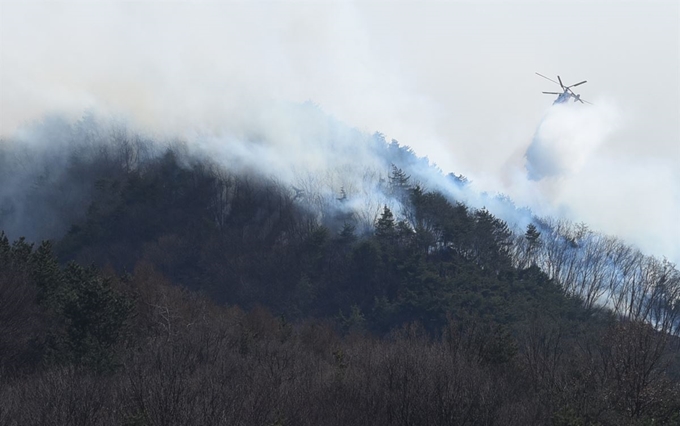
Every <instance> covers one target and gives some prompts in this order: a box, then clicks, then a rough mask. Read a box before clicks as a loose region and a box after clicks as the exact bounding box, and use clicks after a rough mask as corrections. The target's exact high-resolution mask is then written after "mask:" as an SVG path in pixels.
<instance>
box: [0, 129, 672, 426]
mask: <svg viewBox="0 0 680 426" xmlns="http://www.w3.org/2000/svg"><path fill="white" fill-rule="evenodd" d="M296 120H297V118H296V119H295V120H293V123H296V124H297V125H300V126H302V125H304V122H301V123H299V122H297V121H296ZM298 135H299V137H300V141H301V142H299V144H300V146H304V147H305V148H308V147H310V145H309V144H308V143H307V142H308V141H307V139H309V140H313V141H315V142H316V146H315V147H314V148H310V149H313V151H312V152H301V153H296V154H295V155H293V154H290V153H288V154H286V153H285V152H284V151H285V150H284V151H282V150H281V149H278V148H277V142H276V141H272V140H269V139H266V138H264V139H262V138H255V137H250V139H248V140H247V141H246V142H238V143H237V142H233V141H232V142H233V143H232V144H230V145H225V146H222V145H220V144H217V143H216V141H215V140H214V139H211V138H208V137H198V138H197V141H198V142H197V143H191V144H186V143H181V142H173V143H160V142H152V141H150V140H148V139H144V138H143V137H141V136H138V135H135V134H133V133H131V132H129V131H127V130H125V129H123V128H120V127H118V128H113V130H110V129H107V128H106V127H104V126H102V125H100V124H97V123H96V122H95V121H94V120H93V118H92V117H89V118H85V119H83V120H81V121H79V122H77V123H73V124H70V123H66V122H63V121H59V120H55V121H52V122H46V123H43V124H42V126H39V127H36V128H35V129H34V130H33V131H32V133H31V134H29V135H28V136H26V137H24V140H16V141H4V143H3V144H2V145H0V163H1V166H0V173H1V175H0V182H2V185H1V187H2V189H1V190H0V202H1V204H0V205H1V206H2V209H1V210H0V229H5V232H7V233H8V235H9V236H10V238H12V239H17V238H19V237H20V236H26V237H28V239H29V240H30V241H37V240H39V239H51V240H52V243H44V244H42V245H41V246H40V247H38V248H34V247H32V246H31V245H30V244H29V243H26V242H25V241H23V240H18V241H17V242H15V243H13V244H11V243H10V239H9V238H7V237H5V236H4V234H3V237H2V239H1V244H0V265H2V269H0V293H1V294H0V296H2V297H0V299H2V300H3V303H4V309H3V310H2V318H0V322H1V323H2V324H3V327H2V329H0V333H1V334H0V345H2V348H3V350H4V351H5V353H7V354H9V356H7V357H4V358H3V364H2V366H0V368H1V370H0V372H1V374H2V378H3V380H5V381H7V383H8V386H6V387H5V388H4V389H3V391H0V406H1V407H3V409H2V410H0V419H2V420H3V421H7V422H10V423H11V421H15V420H14V419H21V421H19V423H20V424H79V422H84V423H83V424H121V423H124V424H170V423H182V424H206V423H207V424H213V423H214V424H220V423H224V422H228V423H241V424H347V423H356V424H362V423H375V424H394V423H401V424H432V423H435V424H450V423H452V422H453V423H456V424H458V423H460V424H465V423H466V422H467V423H469V424H479V423H482V424H518V425H519V424H564V425H567V424H598V423H599V424H650V422H651V423H655V424H672V422H673V421H678V417H677V413H678V410H680V388H679V382H678V379H679V376H678V370H679V367H678V365H679V363H680V361H679V360H678V350H677V349H678V347H677V341H676V339H675V337H674V336H676V335H677V333H678V317H677V315H678V313H679V310H680V306H678V295H679V292H680V277H679V275H678V271H677V269H675V267H674V265H672V264H669V263H668V262H665V261H661V260H658V259H655V258H652V257H648V256H644V255H642V254H641V253H639V251H637V250H635V249H634V248H631V247H629V246H626V245H625V244H623V243H622V242H620V241H618V240H616V239H615V238H610V237H607V236H603V235H600V234H597V233H595V232H592V231H589V230H588V229H587V228H586V227H585V226H583V225H579V226H575V225H572V224H569V223H566V222H563V221H557V220H552V219H537V218H532V217H531V215H530V212H527V211H522V210H518V209H516V208H515V207H514V206H513V205H512V203H511V202H510V201H509V200H507V199H503V198H493V197H488V196H484V195H476V194H473V193H471V191H469V189H468V188H467V187H466V184H465V179H464V178H463V177H460V176H458V177H456V176H452V175H450V176H443V175H442V174H441V173H440V172H439V171H438V170H437V169H436V168H435V167H433V166H431V165H430V164H429V162H428V161H427V160H426V159H419V158H417V157H416V156H415V155H414V154H413V153H412V152H411V151H410V150H409V149H408V148H405V147H401V146H399V144H398V143H396V142H392V143H387V142H386V141H385V140H384V139H383V138H382V137H381V136H380V135H374V136H372V137H367V136H365V135H361V134H360V133H358V132H355V131H353V130H350V129H346V128H344V127H343V126H341V125H339V124H338V123H336V122H334V121H333V120H331V119H328V120H327V121H326V124H325V125H324V126H321V127H320V128H319V127H317V128H315V129H311V130H304V129H303V130H301V131H300V133H299V134H298ZM286 137H290V136H289V135H288V136H286ZM27 141H28V142H31V141H32V142H33V144H31V143H27ZM222 142H224V143H225V144H226V142H225V141H224V140H222ZM285 145H286V146H290V141H288V142H287V143H286V144H285ZM227 148H228V150H227ZM298 154H300V155H298ZM298 157H301V158H300V159H298ZM482 205H487V206H488V207H489V210H487V209H486V208H482ZM501 218H502V219H505V220H502V219H501ZM508 223H510V225H508ZM53 253H54V255H53ZM68 262H71V263H68ZM60 265H62V266H60ZM63 265H66V266H63ZM79 265H94V266H93V267H85V268H84V267H82V266H79ZM225 306H226V307H225ZM236 306H238V307H236ZM241 309H243V310H245V311H246V312H247V313H245V312H244V311H242V310H241ZM209 377H211V378H214V380H213V379H209ZM65 383H68V384H69V385H68V392H66V393H64V392H63V387H64V386H65V385H64V384H65ZM208 384H209V385H208ZM237 390H239V391H237ZM45 401H48V402H49V403H47V404H45V405H43V404H44V402H45ZM83 401H85V403H83ZM309 401H311V403H309ZM20 403H26V404H28V405H29V406H31V407H32V408H31V409H22V408H21V407H22V404H20ZM23 406H24V407H25V406H26V405H23ZM329 413H330V414H329ZM3 416H4V417H3ZM16 421H18V420H16ZM50 422H52V423H50Z"/></svg>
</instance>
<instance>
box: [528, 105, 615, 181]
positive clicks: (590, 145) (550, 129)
mask: <svg viewBox="0 0 680 426" xmlns="http://www.w3.org/2000/svg"><path fill="white" fill-rule="evenodd" d="M619 117H620V113H619V112H618V111H617V110H616V108H615V107H614V106H612V105H610V104H607V103H604V102H603V103H598V104H596V105H587V104H584V105H582V104H576V103H558V104H555V105H553V106H552V107H551V108H550V109H549V110H548V112H547V114H546V115H545V117H544V118H543V120H541V122H540V124H539V125H538V128H537V129H536V134H535V135H534V138H533V141H532V143H531V145H530V146H529V148H528V149H527V151H526V154H525V156H526V160H527V162H526V169H527V173H528V177H529V179H531V180H541V179H544V178H559V177H561V176H564V175H573V174H574V173H578V171H579V170H581V168H582V167H583V166H584V165H585V164H586V162H587V161H588V159H589V158H590V157H591V155H592V153H593V152H594V151H595V150H596V149H597V148H598V147H599V146H600V145H602V144H603V143H604V142H605V141H606V139H607V138H608V137H609V136H610V135H611V134H612V133H614V132H615V131H616V130H617V127H618V125H619Z"/></svg>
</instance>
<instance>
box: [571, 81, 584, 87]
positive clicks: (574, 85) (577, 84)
mask: <svg viewBox="0 0 680 426" xmlns="http://www.w3.org/2000/svg"><path fill="white" fill-rule="evenodd" d="M587 82H588V81H587V80H583V81H582V82H580V83H576V84H572V85H571V86H569V87H576V86H579V85H581V84H583V83H587Z"/></svg>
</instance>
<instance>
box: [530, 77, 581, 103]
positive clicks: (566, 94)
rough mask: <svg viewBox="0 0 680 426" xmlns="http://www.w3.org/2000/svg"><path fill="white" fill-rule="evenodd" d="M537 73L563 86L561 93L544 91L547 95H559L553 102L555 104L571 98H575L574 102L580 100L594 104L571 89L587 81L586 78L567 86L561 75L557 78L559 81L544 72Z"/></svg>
mask: <svg viewBox="0 0 680 426" xmlns="http://www.w3.org/2000/svg"><path fill="white" fill-rule="evenodd" d="M536 75H538V76H540V77H543V78H545V79H546V80H550V81H552V82H553V83H555V84H559V85H560V87H561V88H562V90H563V91H562V92H561V93H560V92H543V93H544V94H546V95H557V99H555V102H553V105H554V104H561V103H565V102H568V101H569V99H574V102H577V101H578V102H581V103H582V104H583V103H586V104H589V105H592V103H590V102H588V101H586V100H585V99H581V95H579V94H577V93H574V91H573V90H571V88H572V87H576V86H580V85H581V84H584V83H587V81H586V80H583V81H581V82H578V83H576V84H572V85H571V86H565V85H564V84H562V79H561V78H560V76H559V75H558V76H557V80H559V83H558V82H557V81H555V80H553V79H552V78H549V77H546V76H544V75H543V74H540V73H536Z"/></svg>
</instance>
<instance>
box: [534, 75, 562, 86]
mask: <svg viewBox="0 0 680 426" xmlns="http://www.w3.org/2000/svg"><path fill="white" fill-rule="evenodd" d="M536 75H538V76H541V77H543V78H545V79H546V80H550V81H552V82H553V83H555V84H560V83H558V82H556V81H555V80H553V79H552V78H550V77H546V76H544V75H543V74H541V73H536Z"/></svg>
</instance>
